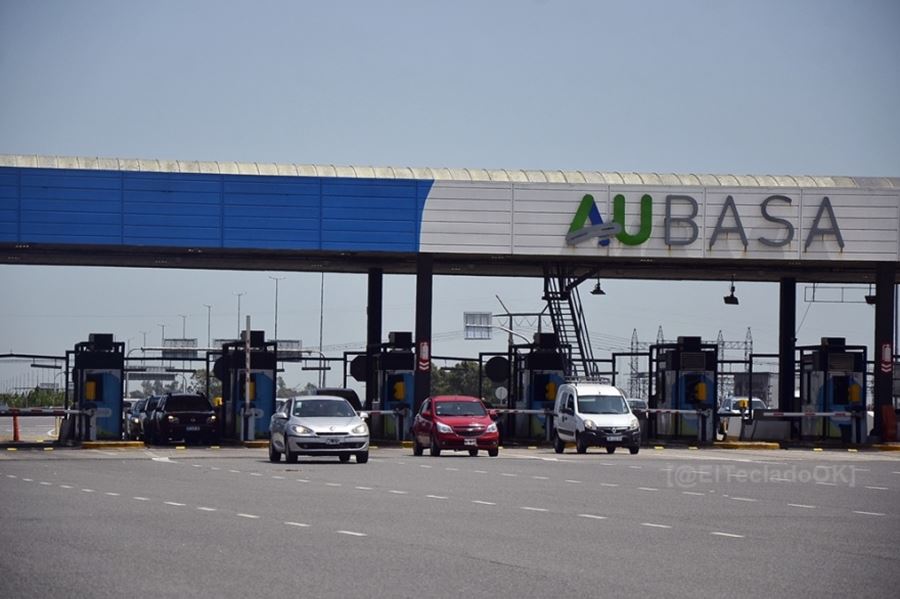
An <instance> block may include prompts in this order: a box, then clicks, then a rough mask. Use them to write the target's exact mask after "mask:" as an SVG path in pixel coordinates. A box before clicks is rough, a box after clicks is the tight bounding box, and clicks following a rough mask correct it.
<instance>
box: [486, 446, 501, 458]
mask: <svg viewBox="0 0 900 599" xmlns="http://www.w3.org/2000/svg"><path fill="white" fill-rule="evenodd" d="M488 455H489V456H491V457H492V458H496V457H497V456H498V455H500V449H499V448H497V447H495V448H494V449H488Z"/></svg>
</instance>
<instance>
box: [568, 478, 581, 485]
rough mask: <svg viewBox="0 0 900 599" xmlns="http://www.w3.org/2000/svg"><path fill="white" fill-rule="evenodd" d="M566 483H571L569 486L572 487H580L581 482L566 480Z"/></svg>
mask: <svg viewBox="0 0 900 599" xmlns="http://www.w3.org/2000/svg"><path fill="white" fill-rule="evenodd" d="M566 482H567V483H571V484H573V485H580V484H581V481H580V480H568V479H567V480H566Z"/></svg>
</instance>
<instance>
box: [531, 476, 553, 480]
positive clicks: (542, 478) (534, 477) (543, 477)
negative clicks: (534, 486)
mask: <svg viewBox="0 0 900 599" xmlns="http://www.w3.org/2000/svg"><path fill="white" fill-rule="evenodd" d="M531 478H533V479H534V480H550V477H549V476H532V477H531Z"/></svg>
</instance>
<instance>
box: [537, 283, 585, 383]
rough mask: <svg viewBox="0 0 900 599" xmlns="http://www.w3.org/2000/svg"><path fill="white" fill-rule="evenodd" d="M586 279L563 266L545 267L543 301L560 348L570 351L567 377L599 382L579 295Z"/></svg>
mask: <svg viewBox="0 0 900 599" xmlns="http://www.w3.org/2000/svg"><path fill="white" fill-rule="evenodd" d="M585 278H586V277H574V276H572V275H571V274H570V273H568V272H566V271H565V270H564V268H563V267H562V266H560V265H555V266H549V265H548V266H544V298H543V299H544V301H546V302H547V307H548V308H549V310H550V320H551V322H552V323H553V330H554V331H555V332H556V336H557V337H558V338H559V343H560V345H561V346H563V347H568V348H569V349H570V351H571V355H570V359H569V361H568V372H566V375H567V376H569V377H575V378H596V377H597V373H598V369H597V364H596V363H595V362H594V351H593V349H592V348H591V340H590V336H589V335H588V330H587V323H586V322H585V319H584V312H583V311H582V309H581V298H580V297H579V295H578V285H579V283H581V282H582V281H584V280H585Z"/></svg>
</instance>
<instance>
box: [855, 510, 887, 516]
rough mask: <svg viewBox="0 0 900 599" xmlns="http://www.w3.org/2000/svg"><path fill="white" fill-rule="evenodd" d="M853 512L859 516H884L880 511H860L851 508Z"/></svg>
mask: <svg viewBox="0 0 900 599" xmlns="http://www.w3.org/2000/svg"><path fill="white" fill-rule="evenodd" d="M853 513H854V514H859V515H861V516H884V514H882V513H881V512H862V511H857V510H853Z"/></svg>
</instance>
